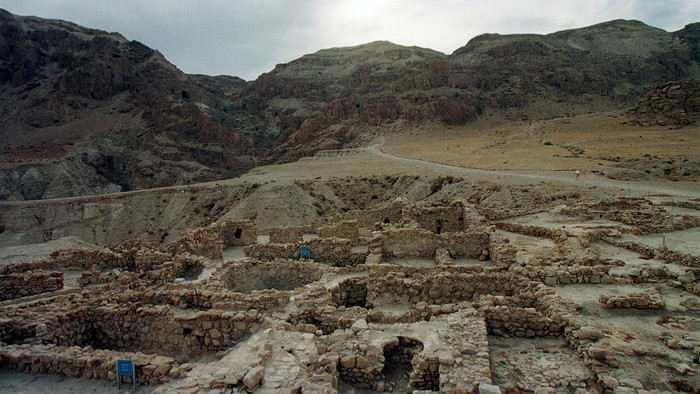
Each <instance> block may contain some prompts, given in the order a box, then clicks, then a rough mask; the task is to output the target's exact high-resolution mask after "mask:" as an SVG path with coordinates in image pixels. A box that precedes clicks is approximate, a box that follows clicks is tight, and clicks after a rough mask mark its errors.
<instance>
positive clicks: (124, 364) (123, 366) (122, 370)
mask: <svg viewBox="0 0 700 394" xmlns="http://www.w3.org/2000/svg"><path fill="white" fill-rule="evenodd" d="M122 376H131V382H132V383H133V385H134V392H136V368H134V363H133V362H132V361H131V360H117V389H121V383H122Z"/></svg>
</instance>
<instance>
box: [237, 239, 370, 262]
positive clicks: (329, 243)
mask: <svg viewBox="0 0 700 394" xmlns="http://www.w3.org/2000/svg"><path fill="white" fill-rule="evenodd" d="M304 248H305V249H308V250H309V258H310V259H312V260H314V261H317V262H320V263H326V264H331V265H336V266H346V265H357V264H362V263H364V262H365V259H366V257H367V253H362V252H357V253H356V252H352V244H351V243H350V241H349V240H347V239H340V238H313V239H310V240H308V241H304V242H301V243H296V244H273V243H268V244H255V245H249V246H246V247H245V249H244V251H245V254H246V256H249V257H254V258H258V259H263V260H273V259H276V258H282V259H300V258H302V256H301V250H302V249H304Z"/></svg>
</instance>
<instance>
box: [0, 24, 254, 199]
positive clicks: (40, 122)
mask: <svg viewBox="0 0 700 394" xmlns="http://www.w3.org/2000/svg"><path fill="white" fill-rule="evenodd" d="M245 85H246V82H245V81H243V80H241V79H240V78H234V77H207V76H198V75H194V76H188V75H186V74H184V73H182V72H181V71H179V70H178V69H177V68H176V67H175V66H173V65H172V64H170V63H168V62H167V61H166V60H165V59H164V58H163V56H162V55H161V54H160V53H159V52H157V51H155V50H152V49H150V48H148V47H146V46H144V45H143V44H141V43H138V42H136V41H129V40H127V39H125V38H124V37H122V36H121V35H119V34H116V33H106V32H102V31H98V30H92V29H86V28H83V27H80V26H77V25H75V24H72V23H68V22H64V21H56V20H46V19H39V18H33V17H19V16H14V15H12V14H9V13H7V12H4V11H0V199H13V200H14V199H39V198H50V197H65V196H73V195H81V194H95V193H104V192H114V191H120V190H133V189H138V188H149V187H157V186H168V185H174V184H183V183H190V182H197V181H206V180H211V179H216V178H224V177H231V176H235V175H237V174H240V173H242V172H243V171H245V170H247V169H249V168H251V167H252V166H253V165H254V163H253V160H252V154H254V148H253V143H252V140H251V139H250V138H249V137H247V136H244V135H242V134H241V133H238V132H236V131H234V129H235V127H234V126H233V125H232V123H235V120H234V119H232V118H231V116H229V115H227V114H226V113H224V112H223V111H221V110H220V109H221V108H222V107H223V106H224V105H225V103H224V101H225V100H226V97H229V96H231V95H233V94H236V93H237V92H238V91H240V90H241V89H242V88H243V87H244V86H245Z"/></svg>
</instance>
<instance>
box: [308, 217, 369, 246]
mask: <svg viewBox="0 0 700 394" xmlns="http://www.w3.org/2000/svg"><path fill="white" fill-rule="evenodd" d="M359 230H360V223H359V221H358V220H343V221H341V222H339V223H334V224H330V225H328V226H323V227H319V228H318V230H317V231H318V235H319V236H320V237H321V238H343V239H347V240H349V241H350V243H351V244H353V245H356V244H357V241H358V239H359V237H360V231H359Z"/></svg>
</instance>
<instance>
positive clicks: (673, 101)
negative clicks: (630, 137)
mask: <svg viewBox="0 0 700 394" xmlns="http://www.w3.org/2000/svg"><path fill="white" fill-rule="evenodd" d="M628 113H629V114H630V115H632V116H633V117H634V118H635V119H636V121H637V123H639V124H641V125H643V126H649V125H654V124H657V125H660V126H668V125H671V126H679V127H680V126H687V125H691V124H697V123H700V81H698V80H694V79H693V80H688V81H671V82H664V83H661V84H659V85H657V86H656V87H654V89H653V90H652V91H651V92H650V93H649V94H648V95H647V96H646V97H645V98H644V99H643V100H642V101H640V102H639V104H638V105H637V106H636V107H634V108H633V109H631V110H630V111H629V112H628Z"/></svg>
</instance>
